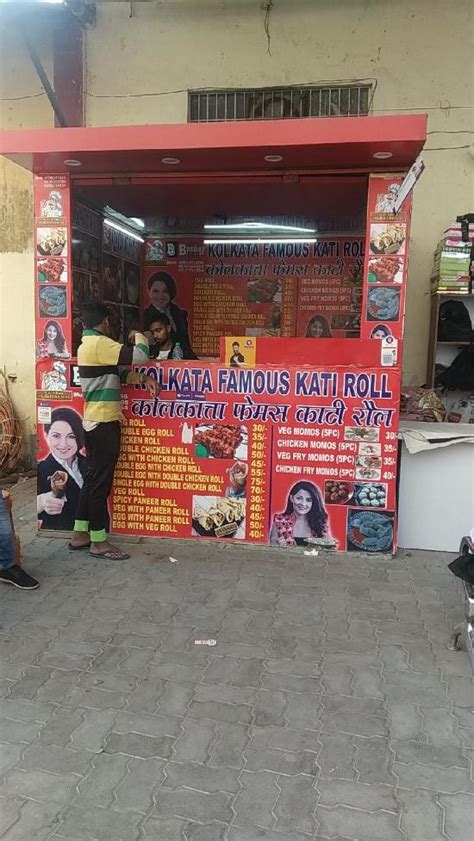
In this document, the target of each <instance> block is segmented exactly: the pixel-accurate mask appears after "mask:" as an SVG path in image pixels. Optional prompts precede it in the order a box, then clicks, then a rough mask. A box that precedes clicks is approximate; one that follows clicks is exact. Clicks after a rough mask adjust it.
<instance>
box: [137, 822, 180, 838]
mask: <svg viewBox="0 0 474 841" xmlns="http://www.w3.org/2000/svg"><path fill="white" fill-rule="evenodd" d="M185 826H187V821H184V820H180V818H148V819H147V820H146V821H145V823H144V824H143V827H142V836H141V838H140V841H185V836H184V829H185Z"/></svg>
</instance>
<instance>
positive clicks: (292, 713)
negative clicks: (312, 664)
mask: <svg viewBox="0 0 474 841" xmlns="http://www.w3.org/2000/svg"><path fill="white" fill-rule="evenodd" d="M287 699H288V703H287V706H286V708H285V710H284V716H285V718H286V720H287V722H288V726H289V727H291V728H292V729H293V730H305V729H308V730H319V727H320V715H321V710H322V707H321V696H320V695H314V694H312V693H310V692H304V693H301V694H297V693H294V692H289V693H288V695H287ZM254 723H255V724H260V723H261V724H266V723H267V722H265V721H263V722H259V721H255V722H254ZM278 723H279V722H278V721H276V722H273V721H269V722H268V724H278Z"/></svg>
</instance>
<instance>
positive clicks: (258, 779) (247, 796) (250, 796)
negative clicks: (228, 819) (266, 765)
mask: <svg viewBox="0 0 474 841" xmlns="http://www.w3.org/2000/svg"><path fill="white" fill-rule="evenodd" d="M240 781H241V784H242V788H241V790H240V792H239V794H238V795H237V797H236V799H235V801H234V803H233V809H234V811H235V815H236V817H235V823H236V824H238V826H243V827H245V826H252V827H253V826H255V825H257V826H259V827H260V826H262V827H268V828H271V827H272V826H273V822H274V815H273V806H274V804H275V801H276V799H277V797H279V795H280V792H281V789H280V788H279V787H278V785H277V781H278V777H277V775H276V774H270V773H269V772H267V771H257V772H255V773H251V772H250V771H244V772H243V773H242V775H241V777H240ZM257 837H258V836H257Z"/></svg>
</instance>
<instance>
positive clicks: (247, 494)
mask: <svg viewBox="0 0 474 841" xmlns="http://www.w3.org/2000/svg"><path fill="white" fill-rule="evenodd" d="M141 370H145V371H146V372H147V373H149V374H151V375H152V376H156V377H157V379H158V382H159V384H160V386H161V388H162V392H161V394H160V398H159V399H158V398H155V399H151V398H149V396H148V394H147V393H146V392H143V390H142V387H141V386H137V387H135V388H132V389H128V390H127V394H126V397H125V403H124V406H123V410H124V415H125V418H126V420H125V426H124V439H123V447H122V455H121V458H120V461H119V464H118V466H117V469H116V472H115V479H114V490H113V498H112V510H113V522H114V530H115V531H118V532H123V533H126V534H148V535H151V534H153V535H157V536H166V535H167V536H170V537H187V538H189V537H206V538H217V539H219V538H220V539H226V540H231V539H232V540H247V541H251V542H263V541H266V539H267V528H266V525H267V517H268V505H269V476H270V454H271V429H270V427H268V426H265V425H264V424H262V422H261V421H260V422H257V421H254V420H253V419H252V417H250V416H249V415H248V409H247V403H246V401H245V399H242V402H240V401H239V402H232V403H231V402H229V399H228V398H229V395H230V394H232V393H236V391H237V383H236V382H234V380H235V377H236V373H237V372H235V371H233V370H231V369H221V370H218V368H217V366H208V367H201V366H199V365H198V364H197V366H196V367H195V366H193V367H192V368H189V367H187V366H186V367H184V366H181V367H172V366H169V365H167V364H165V365H163V367H162V368H160V369H157V368H155V367H150V368H145V369H141ZM224 393H225V394H227V398H225V397H224V396H223V394H224Z"/></svg>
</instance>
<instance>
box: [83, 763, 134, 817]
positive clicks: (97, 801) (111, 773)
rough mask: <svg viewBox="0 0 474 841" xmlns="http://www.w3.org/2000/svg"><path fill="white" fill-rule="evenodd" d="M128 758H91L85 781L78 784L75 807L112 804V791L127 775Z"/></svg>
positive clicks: (84, 807)
mask: <svg viewBox="0 0 474 841" xmlns="http://www.w3.org/2000/svg"><path fill="white" fill-rule="evenodd" d="M128 761H129V760H128V758H127V757H126V756H122V755H116V756H108V755H107V754H104V753H102V754H99V755H98V756H93V760H92V767H91V770H90V772H89V773H88V775H87V778H86V779H85V780H82V781H81V782H80V783H79V784H78V796H77V798H76V799H75V805H77V806H80V808H81V809H86V808H88V807H90V806H98V807H108V806H110V805H111V804H112V803H113V800H114V796H113V791H114V788H115V787H116V786H118V784H119V783H120V781H121V780H122V778H123V777H124V776H125V774H126V773H127V764H128Z"/></svg>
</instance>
